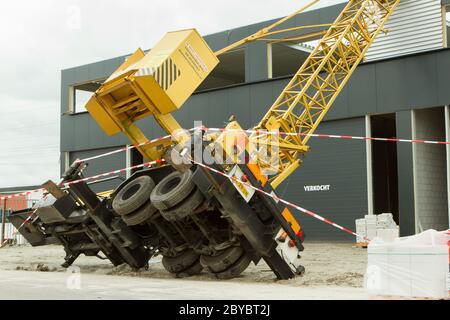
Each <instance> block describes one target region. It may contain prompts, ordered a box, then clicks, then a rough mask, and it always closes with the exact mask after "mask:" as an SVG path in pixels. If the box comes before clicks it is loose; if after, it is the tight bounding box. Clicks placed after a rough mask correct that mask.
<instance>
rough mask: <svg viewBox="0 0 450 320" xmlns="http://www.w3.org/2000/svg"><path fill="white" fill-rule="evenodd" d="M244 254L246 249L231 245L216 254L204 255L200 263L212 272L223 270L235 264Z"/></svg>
mask: <svg viewBox="0 0 450 320" xmlns="http://www.w3.org/2000/svg"><path fill="white" fill-rule="evenodd" d="M243 254H244V250H243V249H242V248H241V247H231V248H228V249H225V250H223V251H222V252H220V253H219V254H218V255H216V256H205V255H202V256H201V257H200V263H201V264H202V266H203V267H204V268H205V269H207V270H209V271H210V272H212V273H217V272H222V271H225V270H226V269H228V268H229V267H230V266H232V265H233V264H235V263H236V261H238V260H239V258H240V257H242V255H243Z"/></svg>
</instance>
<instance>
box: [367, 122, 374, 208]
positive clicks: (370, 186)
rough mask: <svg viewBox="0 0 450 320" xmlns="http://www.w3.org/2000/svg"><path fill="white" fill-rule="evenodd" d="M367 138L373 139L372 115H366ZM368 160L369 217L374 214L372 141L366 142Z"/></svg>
mask: <svg viewBox="0 0 450 320" xmlns="http://www.w3.org/2000/svg"><path fill="white" fill-rule="evenodd" d="M366 137H372V124H371V122H370V115H366ZM366 158H367V212H368V214H369V215H373V214H374V209H373V166H372V141H371V140H367V141H366Z"/></svg>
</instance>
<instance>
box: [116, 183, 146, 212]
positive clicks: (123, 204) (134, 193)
mask: <svg viewBox="0 0 450 320" xmlns="http://www.w3.org/2000/svg"><path fill="white" fill-rule="evenodd" d="M154 188H155V182H153V180H152V178H150V177H149V176H142V177H139V178H136V179H134V180H133V181H131V182H130V183H129V184H127V185H126V186H125V187H123V188H122V189H121V190H120V191H119V192H118V193H117V195H116V196H115V198H114V200H113V202H112V207H113V209H114V211H116V212H117V213H118V214H120V215H126V214H129V213H132V212H133V211H136V210H137V209H138V208H139V207H141V206H142V205H143V204H144V203H146V202H147V201H148V199H149V196H150V193H151V192H152V190H153V189H154Z"/></svg>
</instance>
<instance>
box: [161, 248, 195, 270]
mask: <svg viewBox="0 0 450 320" xmlns="http://www.w3.org/2000/svg"><path fill="white" fill-rule="evenodd" d="M198 259H199V254H198V253H196V252H195V251H193V250H185V251H183V252H182V253H180V254H179V255H177V256H175V257H169V256H164V257H163V258H162V264H163V266H164V268H165V269H166V270H167V271H169V272H170V273H175V274H178V273H180V272H183V271H185V270H186V269H188V268H189V267H191V266H192V265H193V264H194V263H195V262H196V261H197V260H198Z"/></svg>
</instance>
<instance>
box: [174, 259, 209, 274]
mask: <svg viewBox="0 0 450 320" xmlns="http://www.w3.org/2000/svg"><path fill="white" fill-rule="evenodd" d="M202 271H203V266H202V264H201V263H200V260H197V261H196V262H194V264H193V265H192V266H190V267H189V268H187V269H186V270H183V271H181V272H179V273H177V275H176V277H177V278H188V277H192V276H196V275H199V274H201V273H202Z"/></svg>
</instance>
